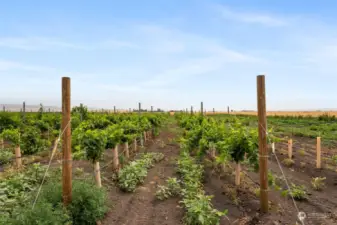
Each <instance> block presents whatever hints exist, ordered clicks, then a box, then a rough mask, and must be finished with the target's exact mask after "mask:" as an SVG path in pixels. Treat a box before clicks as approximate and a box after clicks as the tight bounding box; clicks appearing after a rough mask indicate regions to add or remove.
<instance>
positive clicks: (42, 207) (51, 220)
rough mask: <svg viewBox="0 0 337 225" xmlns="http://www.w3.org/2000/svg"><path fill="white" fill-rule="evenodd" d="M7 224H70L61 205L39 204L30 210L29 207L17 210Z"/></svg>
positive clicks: (30, 207)
mask: <svg viewBox="0 0 337 225" xmlns="http://www.w3.org/2000/svg"><path fill="white" fill-rule="evenodd" d="M9 224H13V225H32V224H39V225H64V224H71V223H70V220H69V216H68V215H67V214H66V212H65V211H64V210H63V208H62V206H61V205H58V206H57V207H53V206H52V204H50V203H46V202H40V203H38V204H36V205H35V207H34V209H32V206H31V205H28V206H26V207H24V208H18V209H17V210H16V211H15V213H14V215H13V216H12V219H9Z"/></svg>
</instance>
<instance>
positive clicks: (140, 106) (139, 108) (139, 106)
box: [138, 102, 142, 116]
mask: <svg viewBox="0 0 337 225" xmlns="http://www.w3.org/2000/svg"><path fill="white" fill-rule="evenodd" d="M141 110H142V105H141V103H140V102H139V103H138V114H139V116H140V111H141Z"/></svg>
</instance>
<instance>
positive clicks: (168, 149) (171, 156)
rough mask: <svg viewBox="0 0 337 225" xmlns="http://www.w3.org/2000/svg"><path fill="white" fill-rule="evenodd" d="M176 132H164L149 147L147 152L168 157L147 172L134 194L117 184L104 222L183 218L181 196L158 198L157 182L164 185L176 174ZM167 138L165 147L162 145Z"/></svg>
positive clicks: (130, 224)
mask: <svg viewBox="0 0 337 225" xmlns="http://www.w3.org/2000/svg"><path fill="white" fill-rule="evenodd" d="M172 138H174V136H173V134H172V133H170V132H168V131H163V132H162V133H161V134H160V135H159V137H157V138H156V139H155V140H154V141H149V142H152V143H150V144H148V146H146V149H147V151H148V152H162V153H163V154H164V155H165V159H164V160H163V161H161V162H159V163H157V164H156V165H155V166H154V167H153V168H151V169H150V170H149V171H148V176H147V178H146V180H145V182H144V184H143V185H142V186H139V187H138V188H137V189H136V191H135V192H134V193H123V192H121V191H120V190H119V189H118V188H117V187H116V186H112V187H111V190H110V192H109V200H110V201H111V203H112V204H113V208H112V210H111V211H110V212H109V213H108V214H107V216H106V218H105V219H104V220H103V222H102V223H103V224H116V225H136V224H137V225H151V224H153V225H158V224H162V225H179V224H181V220H182V218H183V209H181V208H180V206H179V199H177V198H174V199H168V200H165V201H159V200H156V198H155V192H156V187H157V185H164V184H165V180H166V179H167V178H168V177H170V176H174V175H175V172H174V168H175V161H176V158H177V156H178V153H179V146H178V145H177V144H173V143H171V140H172ZM162 141H164V143H165V146H163V145H162V143H161V142H162Z"/></svg>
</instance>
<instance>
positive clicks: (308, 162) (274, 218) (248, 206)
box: [204, 138, 337, 225]
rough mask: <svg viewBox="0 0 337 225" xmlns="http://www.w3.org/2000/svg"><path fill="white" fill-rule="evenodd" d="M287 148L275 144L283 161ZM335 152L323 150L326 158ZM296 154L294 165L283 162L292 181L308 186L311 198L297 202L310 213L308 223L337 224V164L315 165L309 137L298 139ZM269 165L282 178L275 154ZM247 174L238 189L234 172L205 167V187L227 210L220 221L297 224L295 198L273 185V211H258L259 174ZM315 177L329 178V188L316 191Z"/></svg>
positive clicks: (327, 186) (215, 200) (223, 222)
mask: <svg viewBox="0 0 337 225" xmlns="http://www.w3.org/2000/svg"><path fill="white" fill-rule="evenodd" d="M282 149H283V150H282ZM286 149H287V145H286V144H284V143H279V144H277V145H276V153H277V156H278V158H279V160H280V161H282V160H283V159H284V158H286V157H288V156H287V152H286V151H285V150H286ZM301 149H305V152H306V155H305V156H303V153H302V154H300V153H299V150H301ZM333 154H334V151H333V150H328V149H325V148H323V149H322V155H324V157H327V158H329V157H331V155H333ZM293 155H294V157H293V160H294V161H295V164H294V165H293V166H292V167H286V166H284V165H283V164H282V168H283V170H284V173H285V175H286V177H287V179H288V182H289V183H294V184H296V185H304V186H305V187H306V189H307V192H308V200H304V201H296V205H297V207H298V209H299V211H301V212H305V213H306V215H307V218H306V219H305V221H304V222H305V224H317V225H322V224H324V225H330V224H337V210H336V206H337V191H336V185H337V174H336V171H334V170H335V168H336V166H332V165H331V164H328V163H331V162H330V161H328V160H325V161H322V166H323V169H316V168H315V166H316V161H315V157H316V153H315V145H314V141H312V140H310V139H303V138H301V139H296V140H295V141H294V147H293ZM322 157H323V156H322ZM301 163H302V165H301ZM303 163H305V166H304V167H303ZM268 166H269V168H270V170H271V171H272V173H273V174H274V175H276V176H277V177H279V178H281V177H282V174H281V172H280V169H279V166H278V164H277V162H276V159H275V157H274V156H272V155H271V158H270V160H269V164H268ZM244 173H245V174H246V176H244V178H243V179H242V182H241V186H240V187H239V188H236V187H235V182H234V174H233V171H231V170H229V171H226V172H223V171H220V169H218V168H216V169H214V167H212V166H209V167H208V168H207V169H206V177H205V184H204V186H205V187H204V188H205V190H206V192H207V194H210V195H214V198H213V200H212V202H213V204H214V206H215V207H216V208H217V209H219V210H224V209H228V218H222V220H221V224H290V225H293V224H296V221H297V210H296V208H295V206H294V204H293V202H292V200H291V199H290V198H288V197H283V196H282V195H281V191H277V190H274V189H273V187H270V193H269V201H270V212H269V213H268V214H262V213H261V212H260V210H259V208H260V203H259V198H258V197H257V196H256V194H255V192H254V189H255V188H258V187H259V174H258V173H255V172H247V169H245V170H244ZM313 177H326V181H325V185H326V187H325V188H324V189H323V190H322V191H315V190H313V188H312V186H311V179H312V178H313ZM280 186H281V187H282V188H284V189H285V188H286V185H285V182H284V181H282V180H281V181H280ZM228 220H229V221H228ZM298 223H299V221H298ZM299 224H300V223H299Z"/></svg>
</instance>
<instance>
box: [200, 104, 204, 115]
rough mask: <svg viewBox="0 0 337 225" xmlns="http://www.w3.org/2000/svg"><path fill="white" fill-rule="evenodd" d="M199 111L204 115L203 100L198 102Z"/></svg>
mask: <svg viewBox="0 0 337 225" xmlns="http://www.w3.org/2000/svg"><path fill="white" fill-rule="evenodd" d="M200 112H201V115H202V116H203V115H204V103H203V102H201V103H200Z"/></svg>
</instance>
